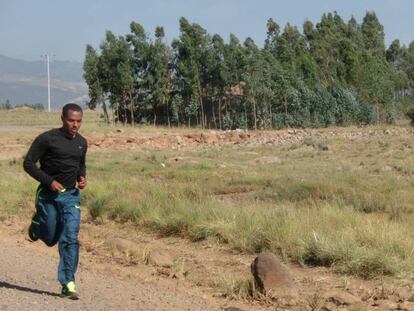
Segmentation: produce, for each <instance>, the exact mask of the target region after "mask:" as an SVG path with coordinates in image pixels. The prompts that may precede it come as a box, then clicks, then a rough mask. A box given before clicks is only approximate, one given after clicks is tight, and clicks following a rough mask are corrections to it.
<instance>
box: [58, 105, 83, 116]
mask: <svg viewBox="0 0 414 311" xmlns="http://www.w3.org/2000/svg"><path fill="white" fill-rule="evenodd" d="M69 110H72V111H80V112H82V113H83V110H82V108H81V107H80V106H79V105H77V104H75V103H68V104H66V105H65V106H63V108H62V115H63V116H64V117H65V118H66V117H67V116H68V113H69Z"/></svg>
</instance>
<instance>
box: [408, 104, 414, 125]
mask: <svg viewBox="0 0 414 311" xmlns="http://www.w3.org/2000/svg"><path fill="white" fill-rule="evenodd" d="M406 116H407V117H408V118H409V119H410V121H411V125H412V126H414V107H411V108H410V109H408V111H407V113H406Z"/></svg>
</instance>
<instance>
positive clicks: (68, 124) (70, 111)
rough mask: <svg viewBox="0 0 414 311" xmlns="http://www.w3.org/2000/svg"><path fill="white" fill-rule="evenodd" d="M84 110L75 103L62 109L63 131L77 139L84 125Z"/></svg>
mask: <svg viewBox="0 0 414 311" xmlns="http://www.w3.org/2000/svg"><path fill="white" fill-rule="evenodd" d="M82 116H83V111H82V108H81V107H80V106H78V105H76V104H74V103H69V104H66V105H65V106H63V108H62V123H63V129H64V130H65V131H66V133H67V134H69V135H70V136H71V137H75V136H76V134H77V133H78V131H79V129H80V127H81V124H82Z"/></svg>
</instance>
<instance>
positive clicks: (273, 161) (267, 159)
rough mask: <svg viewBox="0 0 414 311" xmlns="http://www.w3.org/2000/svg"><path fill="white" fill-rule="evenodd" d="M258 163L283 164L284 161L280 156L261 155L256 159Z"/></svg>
mask: <svg viewBox="0 0 414 311" xmlns="http://www.w3.org/2000/svg"><path fill="white" fill-rule="evenodd" d="M256 163H257V164H281V163H282V161H281V160H280V159H279V158H278V157H261V158H257V159H256Z"/></svg>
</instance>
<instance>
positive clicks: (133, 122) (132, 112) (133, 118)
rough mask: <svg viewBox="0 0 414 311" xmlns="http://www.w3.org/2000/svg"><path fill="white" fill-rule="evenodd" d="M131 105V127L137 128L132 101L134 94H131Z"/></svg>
mask: <svg viewBox="0 0 414 311" xmlns="http://www.w3.org/2000/svg"><path fill="white" fill-rule="evenodd" d="M129 103H130V105H131V108H130V109H131V125H132V126H135V117H134V103H133V101H132V92H131V91H130V92H129Z"/></svg>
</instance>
